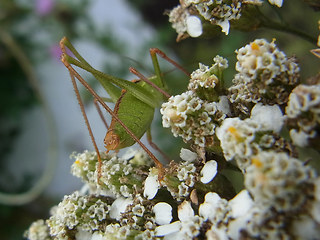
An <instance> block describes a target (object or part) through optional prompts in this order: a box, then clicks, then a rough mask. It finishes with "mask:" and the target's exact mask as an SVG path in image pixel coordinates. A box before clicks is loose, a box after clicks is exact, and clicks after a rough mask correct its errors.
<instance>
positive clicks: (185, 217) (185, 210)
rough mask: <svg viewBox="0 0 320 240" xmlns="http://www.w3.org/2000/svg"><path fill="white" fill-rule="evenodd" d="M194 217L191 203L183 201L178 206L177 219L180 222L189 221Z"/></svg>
mask: <svg viewBox="0 0 320 240" xmlns="http://www.w3.org/2000/svg"><path fill="white" fill-rule="evenodd" d="M193 216H194V211H193V209H192V207H191V203H190V202H188V201H184V202H183V203H181V204H180V205H179V206H178V218H179V220H180V221H181V222H186V221H189V220H190V219H191V218H192V217H193Z"/></svg>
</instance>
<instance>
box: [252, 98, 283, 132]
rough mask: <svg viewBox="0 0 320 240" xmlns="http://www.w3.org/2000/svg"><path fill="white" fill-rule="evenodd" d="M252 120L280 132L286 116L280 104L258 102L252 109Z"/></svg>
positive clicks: (265, 128) (264, 127) (266, 128)
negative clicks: (270, 104)
mask: <svg viewBox="0 0 320 240" xmlns="http://www.w3.org/2000/svg"><path fill="white" fill-rule="evenodd" d="M250 118H251V119H252V120H254V121H256V122H258V123H260V124H261V125H262V126H263V129H264V130H271V131H273V132H275V133H279V132H280V130H281V129H282V126H283V124H284V120H285V118H284V116H283V114H282V111H281V109H280V108H279V106H278V105H272V106H269V105H262V104H261V103H257V104H256V105H255V106H254V107H253V108H252V110H251V117H250Z"/></svg>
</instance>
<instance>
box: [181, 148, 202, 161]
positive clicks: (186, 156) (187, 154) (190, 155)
mask: <svg viewBox="0 0 320 240" xmlns="http://www.w3.org/2000/svg"><path fill="white" fill-rule="evenodd" d="M197 156H198V155H197V154H196V153H194V152H192V151H190V150H189V149H186V148H181V151H180V158H181V159H182V160H185V161H187V162H193V161H194V160H196V159H197Z"/></svg>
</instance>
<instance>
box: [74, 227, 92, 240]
mask: <svg viewBox="0 0 320 240" xmlns="http://www.w3.org/2000/svg"><path fill="white" fill-rule="evenodd" d="M75 237H76V240H87V239H92V233H91V232H88V231H84V230H82V229H79V230H78V232H77V233H76V235H75Z"/></svg>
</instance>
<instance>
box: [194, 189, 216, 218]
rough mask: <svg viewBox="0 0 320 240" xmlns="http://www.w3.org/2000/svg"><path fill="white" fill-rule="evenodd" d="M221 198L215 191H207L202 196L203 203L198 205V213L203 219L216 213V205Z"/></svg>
mask: <svg viewBox="0 0 320 240" xmlns="http://www.w3.org/2000/svg"><path fill="white" fill-rule="evenodd" d="M220 200H221V198H220V196H219V195H218V194H217V193H214V192H209V193H207V194H206V195H205V197H204V203H202V204H201V205H200V207H199V215H200V216H202V217H203V218H204V219H205V220H207V219H210V217H214V215H215V213H216V207H217V206H218V202H219V201H220Z"/></svg>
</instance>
